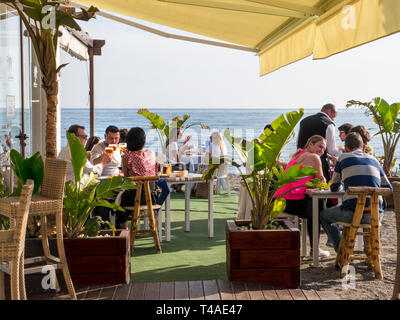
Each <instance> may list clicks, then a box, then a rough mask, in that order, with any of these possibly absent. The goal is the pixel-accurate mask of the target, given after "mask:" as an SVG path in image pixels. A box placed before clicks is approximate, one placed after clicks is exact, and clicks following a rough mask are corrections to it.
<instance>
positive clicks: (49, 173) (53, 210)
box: [0, 158, 76, 300]
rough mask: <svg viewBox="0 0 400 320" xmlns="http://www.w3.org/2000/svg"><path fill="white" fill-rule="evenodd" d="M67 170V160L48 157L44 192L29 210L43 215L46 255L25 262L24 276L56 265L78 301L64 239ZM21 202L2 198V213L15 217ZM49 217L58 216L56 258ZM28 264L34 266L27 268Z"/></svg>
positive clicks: (73, 297)
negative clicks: (39, 264)
mask: <svg viewBox="0 0 400 320" xmlns="http://www.w3.org/2000/svg"><path fill="white" fill-rule="evenodd" d="M66 170H67V162H66V161H64V160H60V159H54V158H47V160H46V164H45V167H44V176H43V183H42V185H41V188H40V192H39V193H37V194H34V195H32V200H31V206H30V208H29V215H30V216H40V234H41V237H42V247H43V252H44V256H41V257H32V258H27V259H25V268H24V273H25V274H32V273H42V270H43V266H42V265H41V266H37V264H38V263H39V262H44V263H46V264H47V265H52V266H53V267H54V268H55V269H61V270H62V272H63V275H64V280H65V284H66V286H67V290H68V293H69V295H70V298H71V299H75V300H76V293H75V288H74V285H73V283H72V279H71V275H70V272H69V269H68V264H67V258H66V255H65V250H64V238H63V196H64V185H65V175H66ZM18 201H19V198H18V197H8V198H3V199H0V212H1V213H2V214H4V215H6V216H9V217H10V216H12V212H13V211H12V208H13V206H15V205H16V204H17V203H18ZM47 215H55V217H56V237H57V251H58V257H56V256H53V255H52V254H51V252H50V247H49V240H48V234H47ZM27 265H33V266H30V267H27ZM56 281H57V279H56ZM56 286H57V288H59V285H58V282H56Z"/></svg>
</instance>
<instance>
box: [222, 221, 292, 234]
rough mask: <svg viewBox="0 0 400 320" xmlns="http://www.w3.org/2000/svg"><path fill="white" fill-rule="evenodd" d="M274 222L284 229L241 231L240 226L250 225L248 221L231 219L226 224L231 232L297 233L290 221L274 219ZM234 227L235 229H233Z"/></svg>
mask: <svg viewBox="0 0 400 320" xmlns="http://www.w3.org/2000/svg"><path fill="white" fill-rule="evenodd" d="M274 221H278V222H280V224H281V225H282V226H283V227H284V229H251V230H250V229H249V230H242V229H240V227H241V226H247V225H248V224H250V223H251V220H250V219H233V220H226V224H227V225H228V226H229V229H230V231H231V232H266V231H268V232H276V231H299V229H298V228H297V227H296V226H295V224H294V223H293V221H292V220H290V219H287V218H284V219H275V220H274ZM235 227H236V228H235Z"/></svg>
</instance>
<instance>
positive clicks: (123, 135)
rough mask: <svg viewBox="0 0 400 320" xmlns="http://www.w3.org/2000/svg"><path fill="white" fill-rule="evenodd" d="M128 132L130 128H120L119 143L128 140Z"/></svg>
mask: <svg viewBox="0 0 400 320" xmlns="http://www.w3.org/2000/svg"><path fill="white" fill-rule="evenodd" d="M127 134H128V129H119V143H121V142H126V135H127Z"/></svg>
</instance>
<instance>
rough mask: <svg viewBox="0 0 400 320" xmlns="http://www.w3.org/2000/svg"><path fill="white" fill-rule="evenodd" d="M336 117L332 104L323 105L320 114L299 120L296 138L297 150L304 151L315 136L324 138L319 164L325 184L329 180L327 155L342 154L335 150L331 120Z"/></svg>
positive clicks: (335, 155) (333, 126)
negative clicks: (324, 147)
mask: <svg viewBox="0 0 400 320" xmlns="http://www.w3.org/2000/svg"><path fill="white" fill-rule="evenodd" d="M336 116H337V110H336V107H335V106H334V105H333V104H331V103H329V104H326V105H324V106H323V107H322V109H321V112H318V113H316V114H314V115H312V116H308V117H306V118H304V119H303V120H301V122H300V129H299V134H298V138H297V148H300V149H304V148H305V146H306V143H307V140H308V139H309V138H310V137H312V136H313V135H315V134H318V135H320V136H322V137H324V138H325V140H326V150H325V153H324V154H323V155H322V156H321V162H322V170H323V172H324V176H325V179H326V182H328V181H329V180H330V179H331V172H330V168H329V161H328V154H330V155H331V156H334V157H338V156H339V155H340V154H341V153H342V151H341V150H340V149H338V148H336V140H335V124H334V123H333V120H334V119H335V118H336Z"/></svg>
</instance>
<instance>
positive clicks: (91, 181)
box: [63, 133, 136, 238]
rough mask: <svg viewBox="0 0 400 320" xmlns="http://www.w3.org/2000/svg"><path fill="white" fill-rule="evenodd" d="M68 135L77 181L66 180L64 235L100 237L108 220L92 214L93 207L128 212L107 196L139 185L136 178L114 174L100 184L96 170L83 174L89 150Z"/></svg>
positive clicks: (112, 196) (110, 196) (68, 236)
mask: <svg viewBox="0 0 400 320" xmlns="http://www.w3.org/2000/svg"><path fill="white" fill-rule="evenodd" d="M67 138H68V143H69V147H70V152H71V163H72V167H73V170H74V175H75V182H73V181H67V182H66V183H65V191H64V207H65V208H64V216H63V219H64V236H65V237H67V238H77V237H85V236H96V235H97V234H98V231H99V230H100V226H101V224H102V223H104V222H103V221H102V220H101V218H100V217H90V214H91V213H92V211H93V209H94V208H95V207H97V206H103V207H107V208H111V209H113V210H120V211H125V210H124V209H123V208H122V207H121V206H120V205H118V204H117V203H115V202H113V203H110V202H109V201H107V199H109V200H111V199H113V198H114V193H115V192H118V191H122V190H128V189H136V184H135V183H134V182H133V180H131V179H129V178H123V177H112V178H111V179H106V180H104V181H103V182H102V183H100V180H99V179H98V176H97V175H96V174H94V173H93V172H91V173H89V174H84V175H83V174H82V173H83V167H84V166H85V163H86V161H87V158H86V150H85V148H84V147H83V145H82V143H81V142H80V140H79V139H78V138H77V137H75V135H74V134H71V133H67ZM109 225H110V224H109ZM111 227H112V228H113V226H111Z"/></svg>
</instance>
